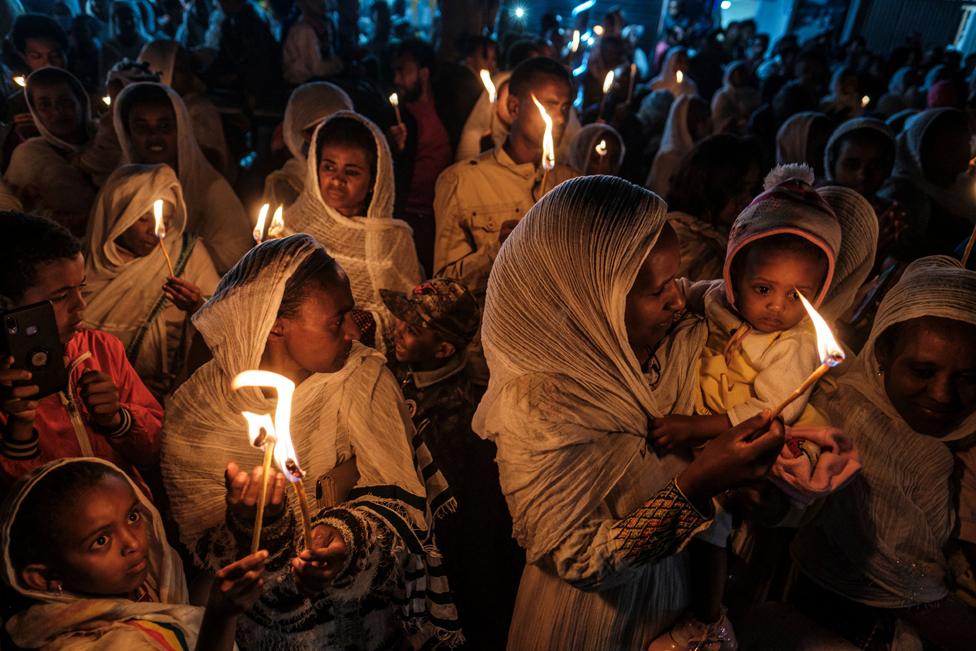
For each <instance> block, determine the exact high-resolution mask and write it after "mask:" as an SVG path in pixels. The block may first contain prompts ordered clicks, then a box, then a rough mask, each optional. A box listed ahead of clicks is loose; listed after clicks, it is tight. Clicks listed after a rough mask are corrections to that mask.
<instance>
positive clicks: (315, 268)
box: [278, 248, 339, 319]
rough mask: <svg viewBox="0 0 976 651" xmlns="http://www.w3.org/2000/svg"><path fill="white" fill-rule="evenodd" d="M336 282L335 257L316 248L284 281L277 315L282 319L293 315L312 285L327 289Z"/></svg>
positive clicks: (337, 266) (299, 307)
mask: <svg viewBox="0 0 976 651" xmlns="http://www.w3.org/2000/svg"><path fill="white" fill-rule="evenodd" d="M338 282H339V265H338V264H337V263H336V261H335V258H333V257H332V256H330V255H329V254H328V253H326V252H325V249H322V248H319V249H316V250H315V251H313V252H312V254H311V255H309V256H308V257H307V258H305V261H304V262H303V263H301V264H300V265H298V268H297V269H295V273H293V274H292V275H291V278H289V279H288V282H286V283H285V291H284V293H283V294H282V295H281V305H279V306H278V316H279V317H281V318H283V319H291V318H293V317H295V315H297V314H298V311H299V310H300V309H301V306H302V302H303V301H304V300H305V297H306V296H307V295H308V290H309V289H310V288H311V287H312V286H315V287H318V288H320V289H328V288H329V287H334V286H335V285H336V284H338Z"/></svg>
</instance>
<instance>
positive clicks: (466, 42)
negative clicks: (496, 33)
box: [458, 35, 498, 58]
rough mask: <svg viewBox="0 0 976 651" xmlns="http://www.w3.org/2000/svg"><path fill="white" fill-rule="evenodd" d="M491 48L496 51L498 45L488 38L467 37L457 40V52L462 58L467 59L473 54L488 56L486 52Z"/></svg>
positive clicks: (478, 36)
mask: <svg viewBox="0 0 976 651" xmlns="http://www.w3.org/2000/svg"><path fill="white" fill-rule="evenodd" d="M491 48H495V49H496V50H497V49H498V43H496V42H495V39H493V38H491V37H490V36H480V35H473V36H472V35H468V36H462V37H461V38H459V39H458V50H459V51H460V52H461V57H462V58H467V57H469V56H473V55H475V54H481V56H488V50H490V49H491Z"/></svg>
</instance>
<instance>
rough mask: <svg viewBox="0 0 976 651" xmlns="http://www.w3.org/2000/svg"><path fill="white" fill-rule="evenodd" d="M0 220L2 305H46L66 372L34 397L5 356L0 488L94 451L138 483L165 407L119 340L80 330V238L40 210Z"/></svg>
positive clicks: (0, 388) (155, 453) (153, 459)
mask: <svg viewBox="0 0 976 651" xmlns="http://www.w3.org/2000/svg"><path fill="white" fill-rule="evenodd" d="M0 219H2V220H3V223H4V237H3V239H2V242H0V301H2V304H3V306H4V307H5V308H6V309H13V308H17V307H23V306H27V305H33V304H35V303H39V302H42V301H50V302H51V303H52V304H53V306H54V315H55V318H56V320H57V326H58V335H59V337H60V339H61V343H62V344H63V345H64V351H63V352H64V356H65V358H66V360H67V366H68V370H69V378H70V379H69V381H68V386H66V387H64V389H63V390H62V391H60V392H58V393H56V394H52V395H49V396H46V397H44V398H41V399H37V398H35V397H34V396H35V395H36V393H37V390H38V389H37V387H36V386H34V385H31V384H30V379H31V375H30V373H29V372H28V371H26V370H15V369H11V368H10V365H11V364H10V362H11V360H9V359H7V360H4V361H3V363H2V365H0V432H2V438H0V491H2V490H6V489H7V488H9V487H10V485H11V484H12V483H13V482H14V481H15V480H16V479H17V478H18V477H21V476H23V475H25V474H27V473H28V472H30V471H31V470H32V469H34V468H36V467H37V466H40V465H42V464H44V463H46V462H48V461H51V460H54V459H60V458H64V457H81V456H96V457H101V458H102V459H106V460H108V461H111V462H112V463H114V464H116V465H117V466H119V467H120V468H122V469H124V470H125V471H126V472H127V473H128V474H129V475H130V476H132V478H133V479H134V480H136V481H137V482H140V481H141V479H142V475H141V473H142V472H144V471H145V470H147V469H148V470H151V471H152V472H155V468H156V465H157V464H158V462H159V432H160V428H161V426H162V420H163V410H162V408H161V407H160V406H159V403H157V402H156V400H155V398H153V397H152V394H151V393H149V390H148V389H146V387H145V386H144V385H143V383H142V381H141V380H140V379H139V377H138V376H137V375H136V372H135V370H134V369H133V368H132V366H130V365H129V362H128V360H126V357H125V349H124V348H123V346H122V342H120V341H119V340H118V339H116V338H115V337H113V336H111V335H109V334H106V333H104V332H101V331H99V330H87V329H84V328H82V322H83V319H84V310H85V301H84V299H83V298H82V297H81V288H82V287H83V286H84V284H85V261H84V258H82V255H81V244H80V243H79V242H78V240H76V239H75V238H74V237H72V235H71V234H70V233H68V231H66V230H65V229H64V228H63V227H62V226H59V225H58V224H56V223H54V222H52V221H50V220H48V219H45V218H43V217H33V216H31V215H24V214H22V213H16V212H5V213H0ZM142 488H144V489H146V490H148V489H147V488H146V486H145V484H142ZM147 494H149V493H148V492H147Z"/></svg>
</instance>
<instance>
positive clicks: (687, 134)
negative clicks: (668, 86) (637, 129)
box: [658, 95, 695, 155]
mask: <svg viewBox="0 0 976 651" xmlns="http://www.w3.org/2000/svg"><path fill="white" fill-rule="evenodd" d="M692 99H693V96H691V95H682V96H681V97H679V98H678V99H676V100H674V102H673V103H672V104H671V109H670V110H669V111H668V121H667V122H666V123H665V124H664V135H663V136H662V137H661V148H660V149H659V150H658V154H659V155H660V154H662V153H664V152H676V153H678V154H681V155H684V154H685V153H687V152H689V151H691V148H692V147H694V146H695V140H694V139H693V138H692V137H691V130H689V129H688V107H689V106H691V101H692Z"/></svg>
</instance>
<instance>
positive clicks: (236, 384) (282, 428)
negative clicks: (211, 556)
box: [231, 371, 312, 549]
mask: <svg viewBox="0 0 976 651" xmlns="http://www.w3.org/2000/svg"><path fill="white" fill-rule="evenodd" d="M231 387H232V388H233V389H235V390H236V389H241V388H243V387H259V388H268V389H274V390H275V393H276V394H277V400H276V402H275V413H274V425H273V427H274V437H275V447H274V459H275V461H276V462H277V464H278V467H279V468H280V469H281V472H282V473H283V474H284V475H285V479H287V480H288V482H289V483H290V484H291V486H292V488H293V489H294V491H295V497H296V498H297V499H298V506H299V510H300V511H301V514H302V531H303V533H304V536H305V549H310V548H311V547H312V518H311V514H310V512H309V508H308V498H307V497H306V496H305V486H304V484H303V483H302V479H304V477H305V472H304V471H303V470H302V469H301V466H299V465H298V455H297V454H296V453H295V447H294V445H293V444H292V441H291V402H292V397H293V396H294V395H295V383H294V382H292V381H291V380H289V379H288V378H286V377H284V376H283V375H278V374H277V373H271V372H270V371H244V372H242V373H239V374H238V375H237V377H235V378H234V380H233V382H232V383H231ZM264 424H265V425H267V421H264ZM263 481H264V482H267V475H265V476H264V479H263ZM262 490H265V491H267V489H266V488H262ZM265 495H267V493H266V492H265ZM252 542H253V541H252Z"/></svg>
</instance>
